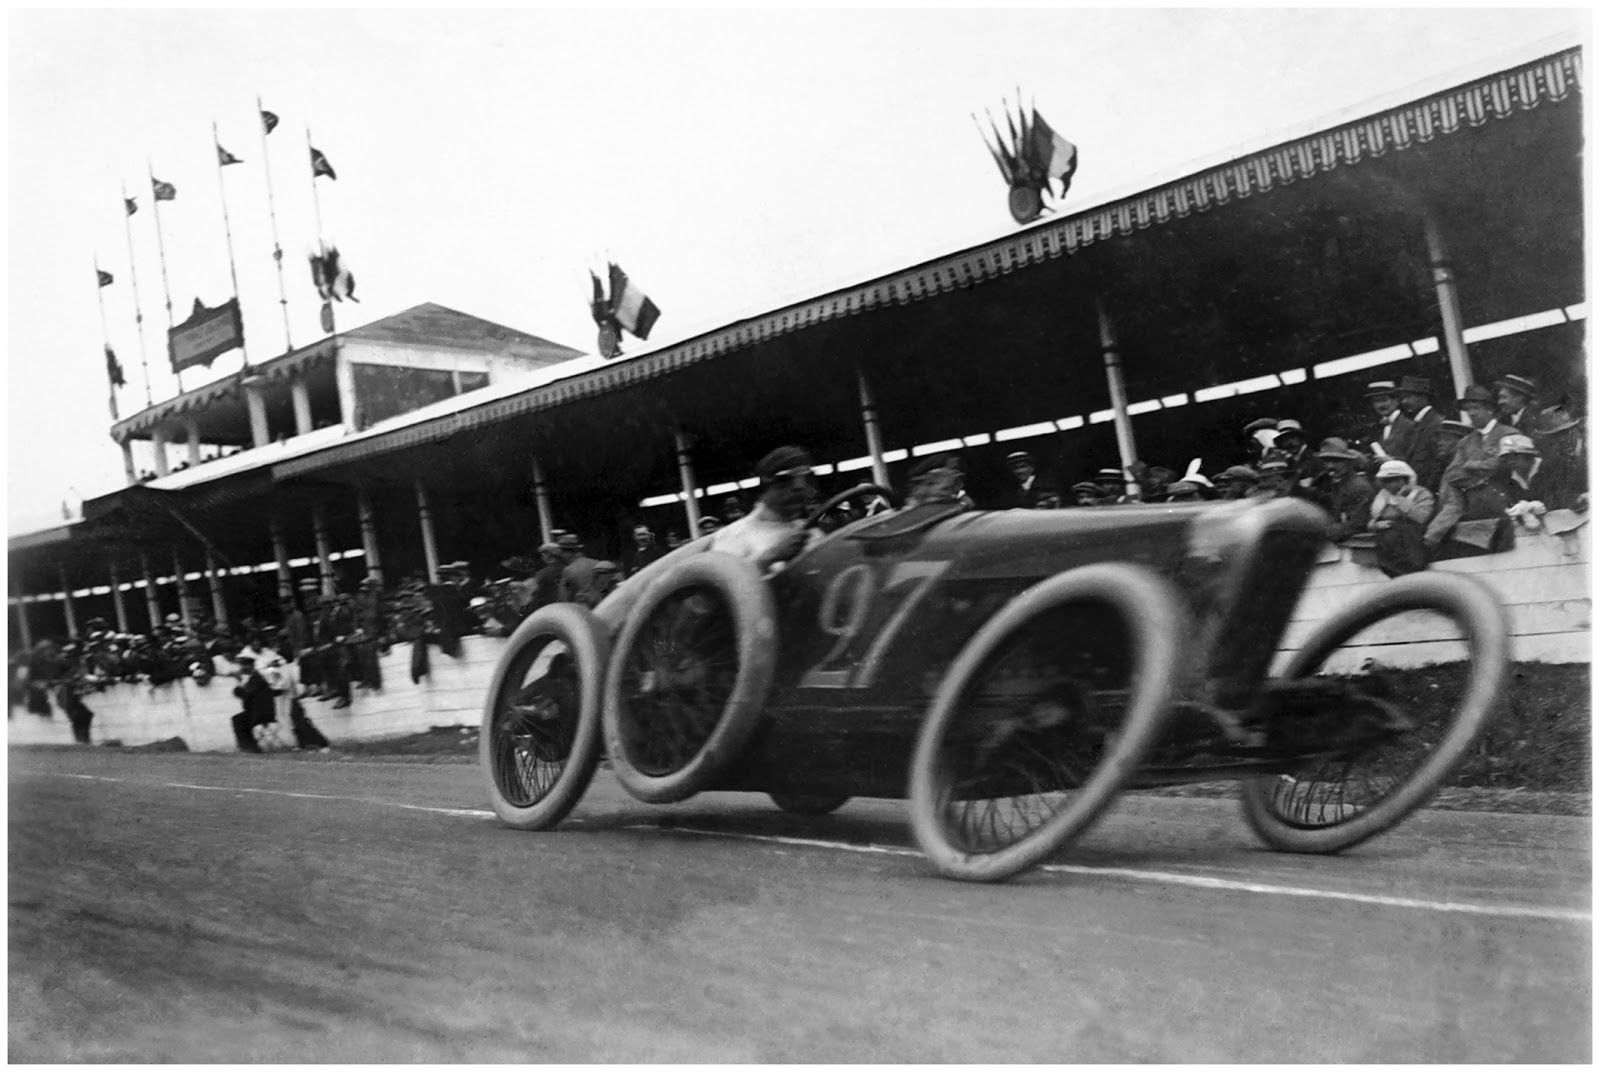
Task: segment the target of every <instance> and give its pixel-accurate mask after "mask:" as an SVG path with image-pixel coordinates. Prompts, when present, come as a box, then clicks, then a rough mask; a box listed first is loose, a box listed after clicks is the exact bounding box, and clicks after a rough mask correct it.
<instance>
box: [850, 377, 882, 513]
mask: <svg viewBox="0 0 1600 1072" xmlns="http://www.w3.org/2000/svg"><path fill="white" fill-rule="evenodd" d="M856 393H857V394H859V395H860V396H861V423H862V425H863V426H865V428H866V430H867V453H868V454H870V455H871V456H872V482H873V483H874V484H878V485H880V486H882V487H888V486H889V463H888V462H885V461H884V460H883V431H882V429H880V428H879V427H878V407H877V405H876V404H875V403H874V402H873V400H872V388H871V387H869V386H868V385H867V374H866V373H865V372H862V371H861V366H859V365H857V366H856Z"/></svg>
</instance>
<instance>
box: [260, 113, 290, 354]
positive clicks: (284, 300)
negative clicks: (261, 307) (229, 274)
mask: <svg viewBox="0 0 1600 1072" xmlns="http://www.w3.org/2000/svg"><path fill="white" fill-rule="evenodd" d="M264 111H265V109H264V108H262V107H261V94H259V93H257V94H256V122H257V123H259V124H260V125H261V167H262V169H263V170H265V171H266V174H267V216H268V217H269V218H270V219H271V220H272V261H273V263H274V264H275V265H277V267H278V305H279V306H281V307H282V309H283V352H284V353H288V352H289V351H290V350H293V349H294V339H293V338H292V337H291V336H290V334H289V291H288V290H287V289H286V288H285V287H284V285H283V247H282V246H281V245H279V244H278V206H277V204H276V202H275V201H274V200H273V197H272V157H271V156H269V155H268V154H267V121H266V120H265V119H263V118H262V114H263V112H264Z"/></svg>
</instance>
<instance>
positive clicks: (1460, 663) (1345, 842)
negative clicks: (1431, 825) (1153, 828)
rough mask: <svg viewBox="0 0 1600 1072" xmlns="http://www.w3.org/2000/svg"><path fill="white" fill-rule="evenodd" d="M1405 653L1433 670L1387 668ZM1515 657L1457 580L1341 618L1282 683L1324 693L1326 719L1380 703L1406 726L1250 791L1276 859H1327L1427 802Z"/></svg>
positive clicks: (1249, 785) (1258, 826) (1313, 639)
mask: <svg viewBox="0 0 1600 1072" xmlns="http://www.w3.org/2000/svg"><path fill="white" fill-rule="evenodd" d="M1402 646H1403V647H1404V648H1405V649H1408V650H1410V651H1417V650H1419V649H1423V648H1425V649H1426V651H1427V652H1428V653H1429V663H1428V665H1425V666H1418V667H1411V668H1406V669H1398V668H1391V667H1385V666H1384V665H1383V660H1384V657H1385V653H1386V651H1398V650H1402ZM1509 658H1510V627H1509V625H1508V624H1507V622H1506V616H1505V611H1504V609H1503V608H1502V607H1501V606H1500V602H1499V600H1498V599H1497V598H1496V597H1495V595H1494V593H1493V592H1491V591H1490V590H1489V589H1488V588H1486V587H1484V586H1483V585H1482V584H1480V583H1478V582H1476V581H1473V580H1471V579H1469V578H1467V577H1464V576H1462V575H1461V574H1458V573H1444V572H1440V573H1414V574H1410V575H1408V576H1405V577H1401V578H1398V579H1396V580H1392V581H1389V582H1387V583H1385V584H1384V585H1383V586H1382V587H1380V588H1378V589H1376V590H1375V591H1374V592H1372V593H1371V594H1370V595H1367V596H1363V597H1361V598H1359V599H1357V600H1356V601H1355V602H1353V603H1351V604H1350V605H1349V606H1347V607H1345V608H1343V609H1342V610H1340V611H1338V612H1337V613H1336V614H1334V615H1333V616H1332V617H1330V618H1328V619H1327V620H1326V621H1324V622H1322V623H1321V625H1319V626H1318V627H1317V628H1316V630H1315V631H1314V632H1313V633H1312V634H1311V635H1310V636H1308V637H1307V638H1306V640H1305V642H1304V644H1303V645H1302V646H1301V647H1300V649H1299V650H1298V651H1297V652H1295V654H1294V656H1293V657H1292V658H1291V659H1290V661H1289V663H1288V665H1287V666H1285V668H1284V670H1283V673H1282V674H1281V675H1280V677H1279V679H1278V680H1279V681H1281V682H1284V683H1291V687H1293V686H1297V685H1301V686H1303V685H1304V684H1306V683H1308V682H1310V683H1312V684H1313V687H1322V688H1325V689H1326V690H1327V691H1328V694H1329V695H1330V696H1333V697H1335V699H1333V700H1332V701H1330V703H1329V707H1330V708H1331V710H1329V711H1327V712H1326V715H1329V716H1332V717H1333V718H1334V720H1335V721H1344V722H1347V723H1348V722H1352V721H1354V719H1355V718H1356V717H1360V716H1362V715H1363V714H1365V713H1366V712H1369V711H1370V710H1371V709H1372V708H1373V707H1374V706H1379V705H1381V706H1382V707H1384V708H1387V709H1390V710H1393V711H1395V712H1396V713H1398V714H1402V715H1403V717H1401V718H1398V719H1396V720H1394V722H1393V724H1392V726H1391V727H1390V728H1388V729H1387V730H1385V729H1383V728H1381V727H1380V728H1378V729H1377V730H1376V731H1374V732H1367V733H1364V734H1360V735H1358V736H1356V737H1355V739H1353V740H1350V741H1348V742H1346V743H1344V744H1343V745H1334V746H1330V747H1327V748H1325V749H1322V750H1320V751H1318V752H1317V753H1316V754H1313V755H1310V756H1307V757H1306V758H1304V759H1303V760H1301V761H1300V762H1298V763H1296V764H1295V765H1294V766H1293V768H1292V769H1291V770H1290V771H1289V772H1288V773H1284V774H1278V775H1273V776H1267V777H1261V778H1256V779H1253V780H1251V781H1249V782H1246V783H1244V791H1243V801H1242V802H1243V805H1244V816H1245V820H1246V821H1247V822H1248V823H1249V824H1250V829H1252V830H1254V831H1255V832H1256V835H1257V836H1258V837H1260V838H1261V840H1262V841H1264V842H1265V843H1266V844H1268V845H1270V846H1272V847H1273V848H1275V849H1280V850H1283V851H1286V852H1319V853H1328V852H1338V851H1340V850H1342V849H1347V848H1349V847H1350V846H1352V845H1356V844H1359V843H1360V842H1362V841H1365V840H1366V839H1368V838H1370V837H1372V836H1373V835H1375V834H1380V833H1382V832H1383V831H1385V830H1387V829H1389V828H1390V827H1392V826H1394V825H1395V824H1396V823H1398V822H1400V820H1402V819H1404V818H1405V817H1406V816H1407V815H1410V814H1411V813H1412V812H1413V811H1415V810H1416V809H1418V808H1420V807H1422V805H1423V804H1425V803H1427V801H1428V799H1429V798H1430V797H1431V796H1432V795H1433V794H1434V792H1435V791H1436V790H1437V789H1438V788H1439V786H1440V785H1441V784H1442V783H1443V782H1444V780H1445V779H1446V778H1448V777H1449V776H1450V774H1451V773H1452V772H1453V771H1454V770H1455V769H1456V768H1457V767H1458V766H1459V765H1460V764H1461V762H1462V761H1463V759H1465V758H1466V756H1467V754H1468V752H1469V751H1470V750H1471V748H1472V746H1473V744H1474V743H1476V742H1477V740H1478V738H1479V737H1481V736H1482V735H1483V732H1484V730H1485V729H1486V728H1487V726H1488V723H1489V720H1490V718H1491V717H1492V716H1493V714H1494V711H1495V708H1496V707H1497V705H1498V703H1499V701H1500V697H1501V695H1502V693H1503V690H1504V688H1505V675H1506V665H1507V661H1508V660H1509ZM1340 696H1342V697H1343V699H1342V700H1340V699H1338V697H1340ZM1269 717H1270V716H1269Z"/></svg>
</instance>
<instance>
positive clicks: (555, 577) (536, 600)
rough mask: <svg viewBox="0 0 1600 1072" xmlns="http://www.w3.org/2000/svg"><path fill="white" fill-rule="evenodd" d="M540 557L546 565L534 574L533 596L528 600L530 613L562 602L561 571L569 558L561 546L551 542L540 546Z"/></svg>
mask: <svg viewBox="0 0 1600 1072" xmlns="http://www.w3.org/2000/svg"><path fill="white" fill-rule="evenodd" d="M539 557H540V559H542V560H543V562H544V565H542V566H540V567H539V568H538V569H537V570H535V571H534V574H533V595H532V597H531V598H530V599H529V600H528V611H529V613H532V612H533V611H536V610H538V609H539V608H540V607H543V606H547V605H549V604H551V603H559V602H560V601H561V571H562V570H564V569H566V566H567V558H566V555H565V554H563V553H562V550H561V545H560V544H558V543H556V542H555V541H554V540H551V541H549V542H547V543H542V544H540V545H539Z"/></svg>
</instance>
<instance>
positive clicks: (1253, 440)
mask: <svg viewBox="0 0 1600 1072" xmlns="http://www.w3.org/2000/svg"><path fill="white" fill-rule="evenodd" d="M1277 435H1278V418H1276V417H1257V418H1256V419H1255V420H1253V421H1251V422H1250V423H1249V424H1246V425H1245V426H1244V441H1245V443H1246V444H1248V446H1247V447H1246V450H1245V457H1246V459H1247V460H1248V461H1249V463H1250V464H1251V465H1254V464H1255V463H1256V462H1259V461H1260V460H1261V458H1262V456H1263V455H1265V454H1266V453H1267V451H1269V450H1271V449H1272V441H1273V440H1274V439H1276V438H1277Z"/></svg>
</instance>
